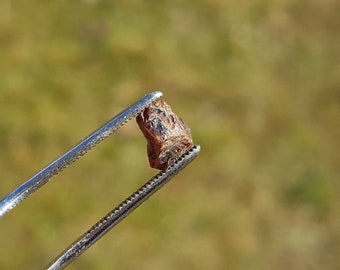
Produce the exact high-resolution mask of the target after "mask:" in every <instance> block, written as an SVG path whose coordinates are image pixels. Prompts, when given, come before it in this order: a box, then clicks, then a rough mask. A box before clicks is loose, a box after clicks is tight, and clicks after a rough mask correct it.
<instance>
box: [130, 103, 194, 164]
mask: <svg viewBox="0 0 340 270" xmlns="http://www.w3.org/2000/svg"><path fill="white" fill-rule="evenodd" d="M136 120H137V123H138V125H139V127H140V129H141V130H142V132H143V134H144V136H145V138H146V140H147V152H148V157H149V163H150V166H151V167H152V168H156V169H160V170H164V169H166V168H167V167H169V166H171V165H172V164H174V163H175V162H176V160H177V159H178V158H179V157H180V156H182V155H183V154H185V153H186V152H188V151H189V150H190V149H191V148H192V147H193V146H194V144H193V141H192V137H191V131H190V129H189V127H188V126H187V125H186V124H185V123H184V122H183V120H182V119H181V118H180V117H178V116H177V115H176V114H174V113H173V111H172V110H171V108H170V106H169V105H168V104H166V103H165V102H164V101H162V100H159V101H157V102H155V103H154V104H153V105H151V106H150V107H148V108H146V109H145V110H144V111H143V112H142V113H141V114H139V115H138V116H137V119H136Z"/></svg>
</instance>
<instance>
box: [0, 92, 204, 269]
mask: <svg viewBox="0 0 340 270" xmlns="http://www.w3.org/2000/svg"><path fill="white" fill-rule="evenodd" d="M162 95H163V94H162V93H161V92H159V91H156V92H153V93H150V94H148V95H146V96H145V97H144V98H142V99H140V100H139V101H137V102H136V103H135V104H133V105H132V106H130V107H128V108H127V109H126V110H124V111H123V112H121V113H119V114H118V115H116V116H115V117H114V118H112V119H111V120H110V121H108V122H107V123H106V124H105V125H103V126H102V127H101V128H99V129H98V130H96V131H94V132H93V133H92V134H90V135H89V136H88V137H86V138H85V139H84V140H82V141H81V142H80V143H78V144H77V145H76V146H74V147H73V148H72V149H71V150H69V151H68V152H66V153H65V154H63V155H62V156H61V157H59V158H58V159H56V160H55V161H53V162H52V163H50V164H49V165H48V166H46V167H45V168H44V169H42V170H41V171H40V172H38V173H37V174H36V175H34V176H33V177H32V178H31V179H29V180H28V181H27V182H25V183H24V184H22V185H21V186H19V187H18V188H17V189H15V190H14V191H13V192H12V193H10V194H9V195H8V196H6V197H5V198H4V199H2V200H1V201H0V218H1V217H3V216H4V215H5V214H6V213H8V212H9V211H11V210H12V209H13V208H15V207H16V206H17V205H18V204H19V203H20V202H22V201H23V200H24V199H26V198H27V197H28V196H30V195H31V194H32V193H34V192H35V191H36V190H38V189H39V188H41V187H42V186H43V185H45V184H46V183H48V182H49V181H50V180H51V178H52V177H53V176H56V175H57V174H59V173H60V172H61V171H62V170H64V169H65V168H67V167H68V166H69V165H71V164H72V163H74V162H75V161H76V160H77V159H79V158H80V157H81V156H83V155H85V154H86V153H87V152H88V151H89V150H90V149H92V148H94V147H95V146H96V145H98V144H99V143H100V142H102V141H103V140H104V139H105V138H107V137H108V136H109V135H111V134H112V133H113V132H115V131H117V130H118V129H119V128H120V127H122V126H123V125H124V124H125V123H126V122H128V121H129V120H131V119H132V118H134V117H136V116H137V115H138V114H140V113H141V112H142V111H144V110H145V109H146V108H147V107H149V106H150V105H151V104H152V103H154V102H155V101H157V100H158V99H159V98H160V97H161V96H162ZM199 152H200V146H198V145H196V146H194V147H193V148H192V149H191V150H189V151H188V152H187V153H186V154H184V155H183V156H182V157H180V158H179V159H178V160H177V161H176V163H175V164H174V165H172V166H171V167H169V168H167V169H166V170H163V171H161V172H160V173H158V174H157V175H156V176H154V177H153V178H152V179H151V180H149V181H148V182H147V183H146V184H144V185H143V186H142V187H141V188H139V189H138V190H137V191H136V192H134V193H133V194H132V195H130V196H129V197H128V198H127V199H126V200H124V201H123V202H122V203H121V204H119V205H118V206H117V207H116V208H114V209H113V210H112V211H111V212H109V213H108V214H107V215H106V216H105V217H103V218H102V219H101V220H99V221H98V222H97V223H96V224H95V225H94V226H92V227H91V228H90V229H89V230H88V231H87V232H86V233H84V234H83V235H82V236H81V237H80V238H79V239H78V240H76V241H75V242H74V243H72V244H71V245H70V246H69V247H68V248H66V249H65V250H64V251H63V252H62V253H61V254H60V255H59V256H58V257H56V258H55V259H54V260H53V261H52V262H51V263H50V265H49V266H48V267H47V269H49V270H52V269H63V268H65V267H66V266H67V265H68V264H70V263H71V262H72V261H74V260H75V259H76V258H77V257H78V256H80V255H81V254H82V253H83V252H84V251H85V250H87V249H88V248H89V247H91V246H92V245H93V244H94V243H95V242H96V241H98V240H99V239H100V238H101V237H103V236H104V235H105V234H106V233H107V232H108V231H109V230H111V229H112V228H113V227H114V226H116V225H117V224H118V223H119V222H120V221H122V220H123V219H124V218H125V217H127V216H128V215H129V214H130V213H131V212H132V211H133V210H135V209H136V208H137V207H138V206H139V205H141V204H142V203H143V202H144V201H146V200H147V199H148V198H149V197H150V196H151V195H152V194H154V193H155V192H156V191H157V190H159V189H160V188H161V187H162V186H163V185H164V184H166V183H167V182H168V181H169V180H170V179H171V178H172V177H174V176H175V175H176V174H177V173H179V172H180V171H181V170H182V169H184V168H185V167H186V166H187V165H188V164H189V163H190V162H191V161H192V160H194V159H195V158H196V157H197V156H198V154H199Z"/></svg>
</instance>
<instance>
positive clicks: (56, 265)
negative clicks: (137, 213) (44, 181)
mask: <svg viewBox="0 0 340 270" xmlns="http://www.w3.org/2000/svg"><path fill="white" fill-rule="evenodd" d="M199 152H200V146H198V145H196V146H194V148H192V149H191V150H189V151H188V152H187V153H186V154H184V155H183V156H182V157H181V158H180V159H179V160H178V161H177V162H176V163H175V164H174V165H172V166H171V167H169V168H168V169H166V170H164V171H161V172H160V173H159V174H157V175H156V176H154V177H153V178H152V179H151V180H150V181H148V182H147V183H145V184H144V185H143V186H142V187H141V188H139V189H138V190H137V191H136V192H134V193H133V194H132V195H131V196H130V197H128V198H127V199H126V200H124V201H123V202H122V203H121V204H120V205H118V206H117V207H116V208H115V209H113V210H112V211H111V212H110V213H108V214H107V215H106V216H105V217H103V218H102V219H101V220H99V221H98V222H97V223H96V224H95V225H93V226H92V227H91V228H90V229H89V230H88V231H87V232H86V233H84V234H83V235H82V236H81V237H80V238H79V239H78V240H76V241H75V242H73V243H72V244H71V245H70V246H69V247H68V248H67V249H66V250H65V251H64V252H63V253H61V254H60V255H59V256H58V257H57V258H56V259H55V260H54V261H53V262H52V263H51V264H50V265H49V266H48V268H47V269H48V270H57V269H63V268H65V267H66V266H67V265H68V264H70V263H71V262H72V261H73V260H75V259H76V258H77V257H78V256H80V255H81V254H82V253H83V252H84V251H85V250H87V249H88V248H89V247H91V246H92V245H93V244H94V243H95V242H96V241H98V240H99V239H100V238H101V237H102V236H104V235H105V234H106V233H107V232H108V231H110V230H111V229H112V228H113V227H114V226H116V225H117V224H118V223H119V222H120V221H122V220H123V219H124V218H125V217H126V216H127V215H129V214H130V213H131V212H132V211H133V210H135V209H136V208H137V207H138V206H139V205H141V204H142V203H143V202H144V201H146V200H147V199H148V198H149V197H150V196H151V195H152V194H153V193H155V192H156V191H157V190H159V189H160V188H161V187H162V186H163V185H164V184H166V183H167V182H168V181H169V180H170V179H171V178H172V177H174V176H175V175H176V174H177V173H178V172H179V171H181V170H182V169H184V168H185V167H186V166H187V165H188V164H189V163H190V162H191V161H192V160H194V159H195V158H196V157H197V155H198V154H199Z"/></svg>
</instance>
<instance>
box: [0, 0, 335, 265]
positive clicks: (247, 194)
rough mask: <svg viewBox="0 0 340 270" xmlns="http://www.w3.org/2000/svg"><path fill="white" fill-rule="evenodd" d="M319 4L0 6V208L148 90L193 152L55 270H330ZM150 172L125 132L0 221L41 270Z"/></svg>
mask: <svg viewBox="0 0 340 270" xmlns="http://www.w3.org/2000/svg"><path fill="white" fill-rule="evenodd" d="M338 10H339V4H338V3H336V1H331V0H328V1H321V0H314V1H308V2H306V1H302V2H301V1H299V2H296V1H283V0H281V1H280V0H279V1H251V2H244V3H243V2H240V1H185V2H184V1H183V2H179V1H149V2H148V3H142V2H140V3H139V2H136V1H125V2H124V3H119V4H114V3H111V1H99V0H98V1H96V0H94V1H85V0H84V1H72V2H70V1H57V2H41V1H29V2H27V1H26V2H25V1H15V2H14V1H9V0H5V1H2V2H1V3H0V147H1V154H0V161H1V162H0V169H1V170H0V171H1V182H0V183H1V184H0V196H1V197H3V196H5V195H6V194H7V193H8V192H10V191H12V190H13V189H14V188H15V187H16V186H18V185H19V184H21V183H22V182H23V181H24V180H26V179H27V178H29V177H30V176H32V175H33V174H34V173H35V172H36V171H37V170H39V169H40V168H41V167H42V166H44V165H46V164H47V163H48V162H50V161H52V160H53V159H54V158H56V157H57V156H58V155H60V154H61V153H63V152H64V151H66V150H67V149H69V148H70V147H71V146H72V145H74V144H75V143H76V142H77V141H78V140H80V139H81V138H82V137H84V136H86V135H87V134H89V133H90V132H92V131H93V129H95V128H97V127H98V126H99V125H101V124H103V123H104V122H106V121H107V120H108V119H109V118H110V117H111V116H112V115H115V114H116V113H118V112H119V111H120V110H122V109H123V108H125V107H126V106H128V105H130V104H131V103H132V102H134V101H136V100H137V99H139V98H140V97H142V96H143V95H144V94H146V93H148V92H150V91H153V90H156V89H159V90H162V91H163V93H164V98H165V99H166V100H167V102H168V103H169V104H171V105H172V107H173V110H174V111H175V112H176V113H178V114H179V115H181V116H182V117H183V119H184V120H185V122H187V124H188V125H189V126H190V127H191V129H192V132H193V136H194V139H195V142H196V143H197V144H201V146H202V153H201V155H200V156H199V158H198V159H197V160H196V161H195V162H194V163H193V164H191V165H190V166H189V167H188V168H187V169H186V170H185V171H183V172H182V173H181V174H180V175H178V176H177V177H176V179H175V180H174V181H173V182H171V183H169V184H168V185H167V186H166V187H165V188H164V189H162V190H161V191H160V192H159V193H158V194H157V195H155V196H154V197H153V198H152V199H150V200H149V201H148V202H146V203H145V204H144V205H143V206H142V207H141V208H139V209H138V210H137V211H136V212H135V213H133V214H132V215H131V216H129V217H128V218H127V219H126V220H125V221H124V222H123V223H122V224H120V225H119V226H118V227H117V228H115V229H114V230H113V231H112V232H110V233H109V234H108V235H107V236H105V237H104V238H103V239H102V240H100V241H99V242H98V243H97V244H96V245H95V246H93V247H92V248H91V249H89V250H88V251H87V252H86V253H85V254H84V255H82V256H81V257H80V258H79V259H78V260H77V261H75V262H74V263H73V264H72V265H71V266H70V267H69V268H70V269H115V268H117V269H133V268H138V269H338V268H339V267H340V261H339V258H338V254H339V253H340V230H339V228H340V220H339V211H340V201H339V198H338V196H337V193H338V190H339V188H340V186H339V182H338V180H339V165H340V164H339V161H340V156H339V138H340V130H339V117H340V112H339V110H340V107H339V98H340V96H339V87H340V83H339V78H340V69H339V52H338V44H339V24H338V22H337V17H338V15H337V14H338ZM155 173H156V171H154V170H151V169H149V168H148V163H147V157H146V147H145V140H144V138H143V137H142V134H141V133H140V131H139V130H138V127H137V125H136V124H135V123H133V122H131V123H129V124H128V125H127V126H125V127H124V128H123V129H122V130H120V131H119V132H118V133H117V134H115V135H114V136H112V137H110V138H109V139H108V140H107V141H105V142H103V144H102V145H100V146H98V148H96V149H95V150H94V151H91V152H90V153H89V154H88V155H86V156H85V157H84V158H82V159H81V160H79V161H78V162H77V163H76V164H74V165H73V166H71V167H70V168H69V169H67V170H66V171H65V172H63V173H62V174H61V175H59V176H58V177H57V178H55V179H54V180H53V181H52V182H51V183H49V184H48V185H47V186H45V187H44V188H43V189H41V190H39V191H38V192H37V193H35V194H34V195H33V196H32V197H30V198H29V199H28V200H26V201H25V202H24V203H23V204H21V205H20V206H18V207H17V208H16V209H15V210H13V211H12V212H11V213H10V214H8V215H7V216H5V217H4V218H3V219H1V220H0V239H1V240H0V241H1V242H0V243H1V245H0V246H1V247H0V266H1V269H41V268H43V266H44V265H46V264H47V262H48V261H49V260H50V259H52V258H53V257H54V256H55V255H57V254H58V253H59V252H60V251H61V250H62V249H63V248H65V247H66V245H68V244H70V243H71V242H72V241H73V240H74V239H75V238H76V237H78V236H79V235H80V234H81V233H83V232H84V231H85V230H86V229H88V228H89V227H90V226H91V225H92V224H93V223H94V222H95V221H96V220H97V219H99V218H100V217H102V216H103V215H104V214H106V213H107V212H108V211H109V210H110V209H112V208H113V207H114V206H115V205H116V204H117V203H119V202H120V201H121V200H122V199H123V198H125V196H127V195H128V194H129V193H131V192H132V191H133V190H135V189H136V188H137V187H138V186H140V185H141V184H142V183H143V181H145V180H147V179H148V178H150V177H151V176H152V175H154V174H155Z"/></svg>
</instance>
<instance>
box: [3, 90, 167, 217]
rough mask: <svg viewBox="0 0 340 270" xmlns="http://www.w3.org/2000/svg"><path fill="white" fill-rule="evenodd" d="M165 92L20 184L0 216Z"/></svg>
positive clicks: (138, 104) (137, 105) (129, 110)
mask: <svg viewBox="0 0 340 270" xmlns="http://www.w3.org/2000/svg"><path fill="white" fill-rule="evenodd" d="M162 95H163V94H162V93H161V92H153V93H151V94H149V95H147V96H145V97H144V98H142V99H141V100H139V101H138V102H136V103H135V104H133V105H132V106H130V107H129V108H127V109H126V110H125V111H123V112H121V113H120V114H118V115H117V116H116V117H114V118H113V119H111V120H110V121H109V122H107V123H106V124H105V125H104V126H102V127H101V128H99V129H98V130H97V131H95V132H93V133H92V134H91V135H89V136H88V137H87V138H85V139H84V140H82V141H81V142H80V143H79V144H78V145H76V146H75V147H73V148H72V149H71V150H69V151H68V152H67V153H65V154H64V155H62V156H61V157H59V158H58V159H57V160H55V161H54V162H52V163H51V164H49V165H48V166H47V167H45V168H44V169H42V170H41V171H40V172H38V173H37V174H36V175H34V176H33V177H32V178H31V179H29V180H28V181H27V182H25V183H24V184H22V185H21V186H19V187H18V188H17V189H16V190H14V191H13V192H12V193H11V194H9V195H8V196H7V197H5V198H4V199H2V200H1V201H0V218H1V217H2V216H4V215H5V214H6V213H8V212H9V211H11V210H12V209H13V208H14V207H15V206H17V205H18V204H19V203H20V202H22V201H23V200H24V199H26V198H27V197H28V196H29V195H31V194H32V193H33V192H34V191H36V190H37V189H39V188H40V187H42V186H43V185H44V184H46V183H47V182H48V181H49V180H50V179H51V178H52V177H53V176H55V175H57V174H58V173H60V172H61V171H62V170H63V169H65V168H66V167H68V166H69V165H71V164H72V163H73V162H75V161H76V160H77V159H78V158H80V157H81V156H83V155H84V154H86V153H87V152H88V151H89V150H90V149H92V148H93V147H95V146H96V145H97V144H98V143H100V142H101V141H103V140H104V139H105V138H107V137H108V136H109V135H111V134H112V133H113V132H114V131H116V130H117V129H119V128H120V127H121V126H122V125H124V124H125V123H126V122H127V121H129V120H130V119H131V118H133V117H135V116H137V115H138V114H139V113H140V112H142V111H143V110H144V109H145V108H147V107H149V106H150V105H151V104H152V103H153V102H155V101H156V100H157V99H159V98H160V97H161V96H162Z"/></svg>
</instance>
